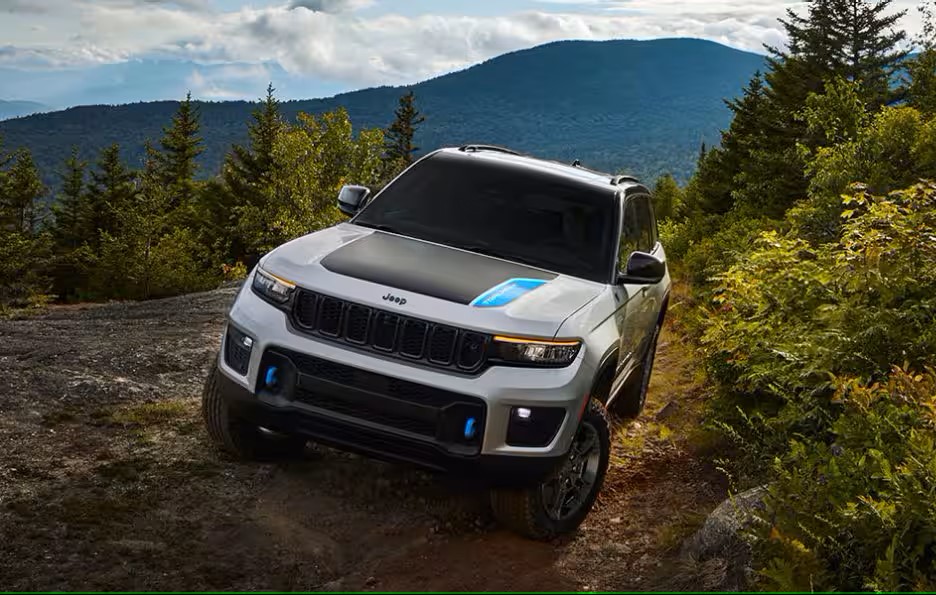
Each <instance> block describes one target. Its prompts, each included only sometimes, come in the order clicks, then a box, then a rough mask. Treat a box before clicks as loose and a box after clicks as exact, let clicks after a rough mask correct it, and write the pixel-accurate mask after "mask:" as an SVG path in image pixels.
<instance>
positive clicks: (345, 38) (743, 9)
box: [0, 0, 920, 107]
mask: <svg viewBox="0 0 936 595" xmlns="http://www.w3.org/2000/svg"><path fill="white" fill-rule="evenodd" d="M917 4H918V0H894V2H893V5H892V6H893V8H894V9H895V10H900V9H908V11H909V12H908V15H907V16H906V17H904V20H903V27H904V28H905V29H906V30H908V32H910V33H911V34H912V33H915V32H916V31H917V30H918V28H919V26H920V22H919V21H920V19H919V16H918V14H917V11H916V6H917ZM802 7H803V3H801V2H790V1H785V0H0V99H24V100H35V101H40V102H44V103H47V104H50V105H55V106H56V107H64V104H76V103H81V102H84V101H95V100H96V101H101V102H113V103H117V102H124V101H139V100H151V99H169V98H173V99H174V98H178V97H179V96H180V94H184V93H185V92H186V91H191V93H192V95H193V97H195V98H199V99H209V100H222V99H255V98H256V97H258V96H260V95H262V94H263V91H264V89H265V87H266V84H267V82H270V81H272V82H273V83H274V85H275V86H277V88H278V94H279V95H280V96H281V97H284V98H287V99H289V98H308V97H320V96H328V95H334V94H335V93H339V92H343V91H348V90H353V89H358V88H363V87H370V86H377V85H399V84H408V83H414V82H418V81H421V80H424V79H426V78H430V77H433V76H437V75H440V74H444V73H446V72H451V71H454V70H459V69H461V68H465V67H467V66H470V65H472V64H475V63H478V62H481V61H484V60H486V59H488V58H492V57H494V56H497V55H500V54H503V53H506V52H510V51H514V50H518V49H523V48H528V47H532V46H535V45H539V44H542V43H546V42H550V41H555V40H560V39H593V40H602V39H619V38H628V39H654V38H662V37H696V38H702V39H708V40H712V41H717V42H719V43H723V44H725V45H728V46H731V47H734V48H738V49H743V50H749V51H754V52H763V45H764V44H765V43H766V44H771V45H781V46H782V45H783V43H784V38H783V34H782V28H781V27H780V24H779V23H778V22H777V18H778V17H780V16H782V15H783V13H784V10H785V9H786V8H793V9H801V8H802Z"/></svg>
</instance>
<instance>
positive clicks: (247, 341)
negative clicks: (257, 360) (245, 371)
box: [241, 335, 253, 349]
mask: <svg viewBox="0 0 936 595" xmlns="http://www.w3.org/2000/svg"><path fill="white" fill-rule="evenodd" d="M241 345H243V346H244V347H246V348H247V349H250V348H251V347H253V339H251V338H250V337H248V336H247V335H244V338H243V339H241Z"/></svg>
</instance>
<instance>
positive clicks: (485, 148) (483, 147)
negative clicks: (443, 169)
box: [458, 145, 520, 155]
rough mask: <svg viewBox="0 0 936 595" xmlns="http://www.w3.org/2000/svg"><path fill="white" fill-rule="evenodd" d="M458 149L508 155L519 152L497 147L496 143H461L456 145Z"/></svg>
mask: <svg viewBox="0 0 936 595" xmlns="http://www.w3.org/2000/svg"><path fill="white" fill-rule="evenodd" d="M458 150H459V151H461V152H463V153H467V152H469V151H496V152H498V153H507V154H508V155H519V154H520V153H518V152H516V151H514V150H512V149H507V148H504V147H498V146H496V145H463V146H461V147H458Z"/></svg>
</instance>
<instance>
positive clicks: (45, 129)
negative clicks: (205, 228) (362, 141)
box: [0, 39, 764, 183]
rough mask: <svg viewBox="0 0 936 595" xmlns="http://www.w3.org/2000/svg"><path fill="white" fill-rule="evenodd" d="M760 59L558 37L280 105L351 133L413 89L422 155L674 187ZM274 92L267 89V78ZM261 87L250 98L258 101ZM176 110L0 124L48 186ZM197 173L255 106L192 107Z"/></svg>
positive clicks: (151, 106)
mask: <svg viewBox="0 0 936 595" xmlns="http://www.w3.org/2000/svg"><path fill="white" fill-rule="evenodd" d="M763 66H764V57H763V56H761V55H758V54H753V53H748V52H743V51H740V50H735V49H732V48H728V47H726V46H723V45H720V44H717V43H714V42H709V41H702V40H696V39H660V40H652V41H632V40H616V41H602V42H593V41H561V42H554V43H550V44H546V45H542V46H538V47H535V48H531V49H527V50H521V51H517V52H512V53H509V54H505V55H502V56H498V57H496V58H493V59H490V60H488V61H486V62H483V63H481V64H478V65H475V66H472V67H470V68H467V69H465V70H462V71H459V72H455V73H451V74H446V75H443V76H439V77H437V78H434V79H430V80H427V81H424V82H422V83H418V84H415V85H410V86H401V87H377V88H371V89H364V90H361V91H354V92H351V93H344V94H341V95H336V96H334V97H330V98H325V99H311V100H302V101H288V102H284V103H283V104H282V108H283V113H284V115H285V116H286V117H287V118H290V119H292V118H294V117H295V115H296V114H297V113H298V112H300V111H303V112H309V113H320V112H323V111H327V110H332V109H335V108H337V107H340V106H343V107H345V108H346V109H347V110H348V112H349V114H350V116H351V120H352V122H353V123H354V125H355V127H356V128H363V127H385V126H386V125H388V124H389V122H390V121H391V120H392V119H393V110H394V108H395V107H396V103H397V100H398V98H399V96H400V95H402V94H403V93H405V92H406V91H408V90H410V89H412V90H413V91H414V92H415V93H416V98H417V105H418V107H419V109H420V110H421V111H422V112H423V113H424V114H425V115H426V117H427V120H426V122H425V123H424V124H423V125H422V127H421V128H420V130H419V134H418V136H417V139H416V140H417V143H418V144H419V146H420V147H421V148H422V150H423V151H428V150H431V149H434V148H436V147H439V146H444V145H459V144H464V143H489V144H500V145H505V146H509V147H512V148H514V149H518V150H521V151H525V152H529V153H531V154H534V155H537V156H542V157H547V158H554V159H559V160H566V161H571V160H573V159H580V160H581V161H582V163H583V164H584V165H586V166H588V167H593V168H598V169H604V170H608V171H612V172H618V171H623V172H627V173H632V174H636V175H638V176H641V177H643V178H644V179H648V180H649V179H651V178H653V177H654V176H656V175H658V174H660V173H662V172H666V171H669V172H672V173H673V174H675V175H676V176H677V177H679V178H682V179H685V178H686V177H687V176H688V175H689V174H690V173H691V171H692V169H693V166H694V164H695V160H696V158H697V156H698V151H699V146H700V143H702V142H706V143H708V144H710V145H711V144H715V143H717V142H718V140H719V136H718V132H719V130H720V129H722V128H724V127H726V126H727V125H728V123H729V122H730V111H729V110H728V109H727V107H726V106H725V105H724V99H727V98H732V97H735V96H737V95H739V94H740V92H741V89H742V87H743V86H744V84H745V83H746V82H747V81H748V80H749V79H750V77H751V76H752V75H753V73H754V72H755V71H757V70H759V69H762V68H763ZM273 84H274V86H275V85H276V81H275V80H274V81H273ZM260 91H261V90H258V95H260V94H261V93H260ZM177 105H178V104H177V103H176V102H173V101H160V102H149V103H135V104H128V105H120V106H85V107H76V108H71V109H68V110H63V111H58V112H52V113H46V114H39V115H34V116H29V117H25V118H18V119H15V120H8V121H4V122H0V137H2V138H3V139H4V145H5V146H6V147H8V148H9V147H17V146H27V147H29V148H31V149H32V151H33V154H34V157H35V159H36V161H37V163H38V164H39V166H40V167H41V168H42V171H43V175H44V177H45V178H46V180H47V181H48V182H49V183H55V179H56V178H55V175H54V172H55V171H58V170H59V169H61V166H62V162H63V161H64V159H65V158H66V157H67V155H68V153H69V151H70V148H71V146H72V145H77V146H79V147H80V149H81V153H82V157H83V158H85V159H88V160H93V159H94V158H96V154H97V152H98V151H99V150H100V149H101V148H102V147H104V146H106V145H109V144H111V143H114V142H117V143H120V144H121V146H122V147H123V150H124V155H125V157H126V158H127V159H128V161H129V162H130V164H131V165H134V166H138V165H139V164H140V162H141V159H142V156H143V144H144V141H145V140H147V139H150V140H153V141H155V140H157V139H158V138H159V137H160V136H161V130H162V127H163V126H165V125H166V124H167V123H168V122H169V121H170V118H171V116H172V114H173V112H174V111H175V110H176V107H177ZM199 106H200V109H201V114H202V136H203V137H204V139H205V145H206V151H205V153H204V154H203V155H202V158H201V164H202V167H203V175H214V174H215V173H217V171H218V169H219V167H220V164H221V162H222V160H223V157H224V154H225V152H226V151H227V150H228V148H229V147H230V145H231V144H232V143H235V142H238V143H239V142H244V141H245V138H246V123H247V121H248V119H249V115H250V111H251V110H252V109H254V107H255V104H253V103H250V102H244V101H228V102H200V103H199Z"/></svg>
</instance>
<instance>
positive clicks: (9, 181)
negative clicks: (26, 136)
mask: <svg viewBox="0 0 936 595" xmlns="http://www.w3.org/2000/svg"><path fill="white" fill-rule="evenodd" d="M5 178H6V180H5V184H4V186H5V188H4V192H3V196H2V200H0V217H2V225H3V227H4V228H6V229H8V230H11V231H21V232H23V233H26V234H32V233H33V232H34V231H36V224H37V222H38V216H39V204H38V202H39V199H40V198H41V197H42V195H43V194H45V191H46V189H45V186H44V185H43V184H42V179H41V178H40V176H39V170H38V169H37V168H36V164H35V162H33V158H32V153H30V152H29V150H28V149H20V150H19V151H17V152H16V153H15V154H14V156H13V159H12V164H11V165H10V166H9V169H8V170H7V172H6V176H5Z"/></svg>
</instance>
